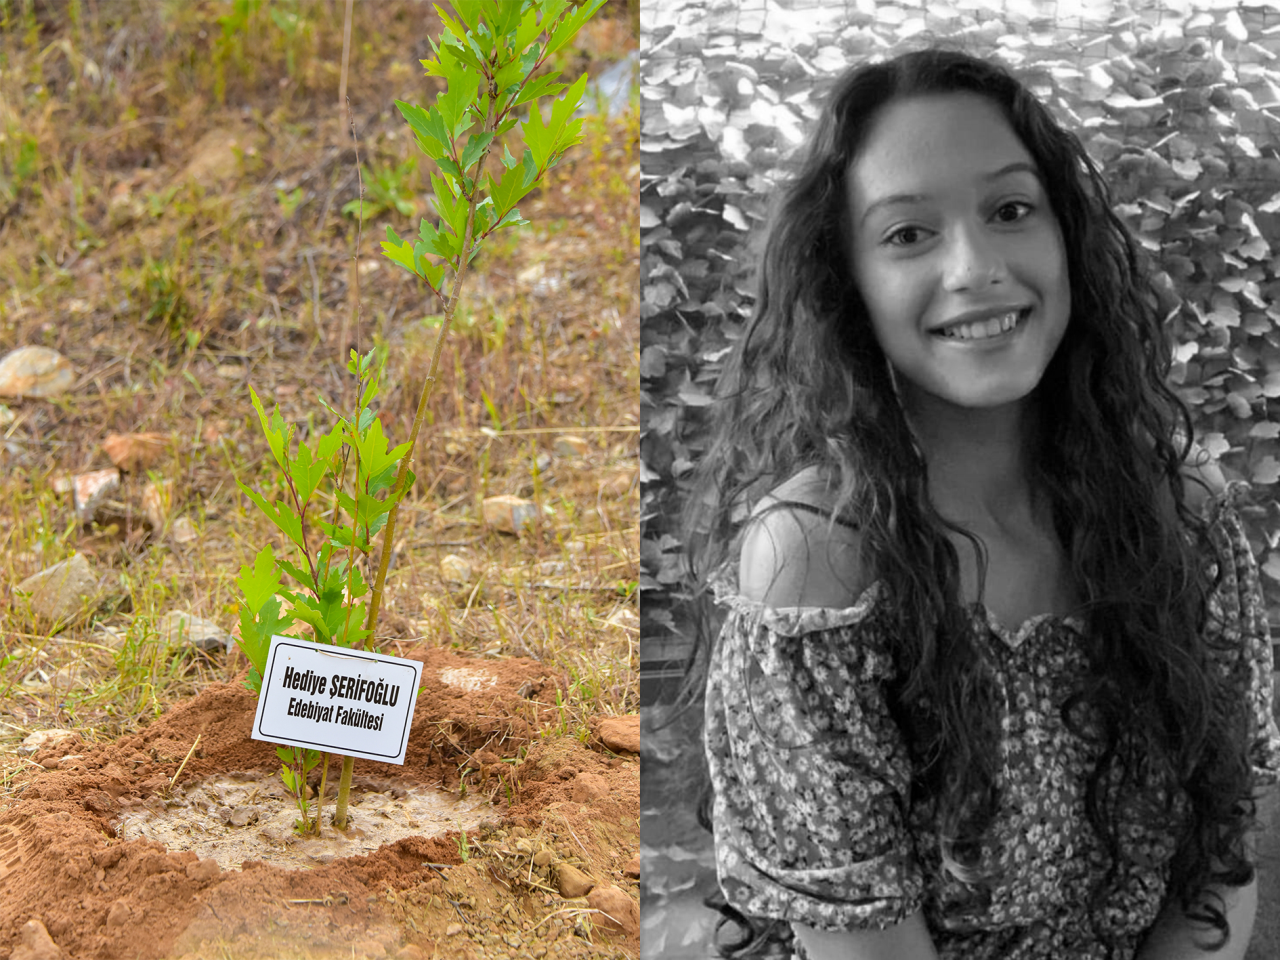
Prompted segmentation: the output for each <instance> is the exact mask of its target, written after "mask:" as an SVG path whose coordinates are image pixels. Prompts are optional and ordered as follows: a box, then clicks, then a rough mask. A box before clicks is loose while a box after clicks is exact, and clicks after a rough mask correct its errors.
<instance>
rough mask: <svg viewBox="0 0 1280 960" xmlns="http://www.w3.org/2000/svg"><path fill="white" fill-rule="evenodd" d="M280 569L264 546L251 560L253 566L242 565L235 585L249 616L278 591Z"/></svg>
mask: <svg viewBox="0 0 1280 960" xmlns="http://www.w3.org/2000/svg"><path fill="white" fill-rule="evenodd" d="M280 579H281V577H280V567H279V566H278V565H277V564H276V562H275V559H274V558H273V557H272V555H271V547H269V546H266V547H263V548H262V549H261V550H259V551H258V555H257V556H256V557H254V558H253V566H252V567H250V566H249V565H248V564H242V565H241V567H240V576H238V577H236V585H237V586H238V587H239V588H240V592H241V593H243V594H244V605H245V606H246V607H247V608H248V610H249V612H250V613H251V614H254V615H256V614H257V613H258V611H259V610H261V609H262V607H263V605H264V604H266V602H267V601H268V600H270V599H271V598H272V597H274V596H275V595H276V593H278V592H279V590H280Z"/></svg>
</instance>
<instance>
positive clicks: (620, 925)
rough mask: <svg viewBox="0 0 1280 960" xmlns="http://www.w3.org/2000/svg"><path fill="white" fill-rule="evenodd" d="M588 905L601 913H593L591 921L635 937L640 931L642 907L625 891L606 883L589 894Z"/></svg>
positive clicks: (601, 926)
mask: <svg viewBox="0 0 1280 960" xmlns="http://www.w3.org/2000/svg"><path fill="white" fill-rule="evenodd" d="M587 905H588V906H590V907H591V908H592V909H593V910H599V911H600V912H599V913H593V914H592V915H591V923H592V925H594V926H596V927H600V928H602V929H605V930H616V931H621V932H622V933H625V934H626V935H627V936H629V937H634V936H636V935H637V934H638V933H639V932H640V908H639V907H638V906H637V905H636V902H635V901H634V900H632V899H631V897H629V896H628V895H627V894H626V893H625V892H624V891H622V890H619V889H618V888H617V887H614V886H610V885H605V886H602V887H596V888H595V889H594V890H592V891H591V893H589V894H588V895H587Z"/></svg>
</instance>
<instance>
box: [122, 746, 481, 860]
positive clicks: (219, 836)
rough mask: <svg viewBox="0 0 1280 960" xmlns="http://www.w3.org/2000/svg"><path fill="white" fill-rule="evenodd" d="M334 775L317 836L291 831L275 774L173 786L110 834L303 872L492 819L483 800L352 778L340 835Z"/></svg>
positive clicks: (291, 813)
mask: <svg viewBox="0 0 1280 960" xmlns="http://www.w3.org/2000/svg"><path fill="white" fill-rule="evenodd" d="M339 768H340V765H339ZM337 773H338V770H335V769H333V768H331V769H330V771H329V775H330V779H329V783H328V785H327V786H326V787H325V794H326V798H325V806H324V817H323V821H324V828H323V834H322V835H321V836H320V837H315V836H306V837H301V836H299V835H298V834H297V833H296V832H295V831H294V822H295V821H296V820H297V819H298V816H299V814H298V808H297V807H296V806H294V804H293V801H292V798H291V797H289V796H288V795H287V794H286V793H285V790H284V786H283V784H282V783H281V782H280V778H279V777H278V776H277V775H276V774H274V773H231V774H220V775H218V776H215V777H211V778H209V779H208V780H202V781H198V782H195V783H191V784H188V785H186V786H185V787H184V786H182V785H181V784H180V785H179V786H178V787H177V788H176V789H175V791H174V794H173V797H172V798H171V799H170V800H169V801H168V802H167V803H166V802H165V801H164V800H162V799H160V798H158V797H155V798H152V799H151V800H150V801H148V802H147V803H146V804H145V805H143V806H135V807H132V808H130V809H128V810H126V811H125V812H124V813H123V814H122V815H121V816H120V818H119V819H118V820H117V821H116V833H117V836H119V837H120V839H122V840H139V839H146V840H155V841H157V842H158V843H162V844H164V845H165V847H167V848H168V849H169V850H171V851H176V850H192V851H194V852H195V853H196V854H198V855H199V857H200V859H202V860H207V859H213V860H217V861H218V863H219V865H221V867H222V868H223V869H224V870H231V869H238V868H239V867H240V865H241V864H243V863H244V861H246V860H265V861H267V862H268V863H271V864H272V865H273V866H278V867H285V868H289V867H299V868H306V867H314V866H315V865H316V864H324V863H329V862H330V861H332V860H336V859H340V858H342V857H354V856H361V855H363V854H368V853H373V852H374V851H375V850H377V849H378V847H380V846H381V845H382V844H384V843H394V842H395V841H396V840H399V839H401V838H403V837H414V836H423V837H433V836H440V835H443V834H445V833H447V832H449V831H450V830H466V831H468V832H474V831H476V830H477V829H478V828H479V826H480V822H481V820H482V819H484V818H485V817H486V816H489V817H492V815H493V806H492V804H490V803H489V802H488V800H486V799H484V798H483V797H480V798H476V799H459V798H458V797H457V795H455V794H451V793H446V792H444V791H443V790H436V789H433V788H431V787H421V786H398V785H394V784H389V783H386V782H385V781H379V782H373V781H361V780H360V779H359V778H357V779H356V780H354V781H353V782H352V787H351V800H350V805H349V807H348V809H347V814H348V823H349V826H350V829H348V830H347V831H345V832H339V831H337V830H335V829H334V828H333V827H332V825H331V824H330V820H331V818H332V817H333V810H334V804H333V797H334V792H335V791H336V790H337ZM311 815H312V816H314V815H315V801H314V800H313V801H312V804H311Z"/></svg>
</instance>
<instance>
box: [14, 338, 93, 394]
mask: <svg viewBox="0 0 1280 960" xmlns="http://www.w3.org/2000/svg"><path fill="white" fill-rule="evenodd" d="M75 382H76V371H75V368H74V367H72V366H71V361H70V360H68V359H67V358H66V357H64V356H63V355H62V354H60V353H59V352H58V351H57V350H53V349H50V348H49V347H19V348H18V349H17V350H13V351H11V352H10V353H8V354H6V355H5V357H4V359H3V360H0V397H52V396H56V395H57V394H59V393H66V392H67V391H68V390H70V389H71V387H72V386H73V385H74V384H75Z"/></svg>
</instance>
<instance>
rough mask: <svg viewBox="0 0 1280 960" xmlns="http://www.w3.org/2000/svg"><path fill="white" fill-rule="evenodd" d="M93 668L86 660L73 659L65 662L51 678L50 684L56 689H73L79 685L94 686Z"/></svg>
mask: <svg viewBox="0 0 1280 960" xmlns="http://www.w3.org/2000/svg"><path fill="white" fill-rule="evenodd" d="M93 681H94V673H93V668H92V667H91V666H90V665H89V664H88V663H86V662H85V661H84V660H73V661H72V662H71V663H64V664H63V665H62V666H60V667H59V668H58V669H57V670H55V671H54V672H53V676H51V677H50V678H49V686H51V687H53V688H54V689H55V690H73V689H76V688H78V687H91V686H93Z"/></svg>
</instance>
